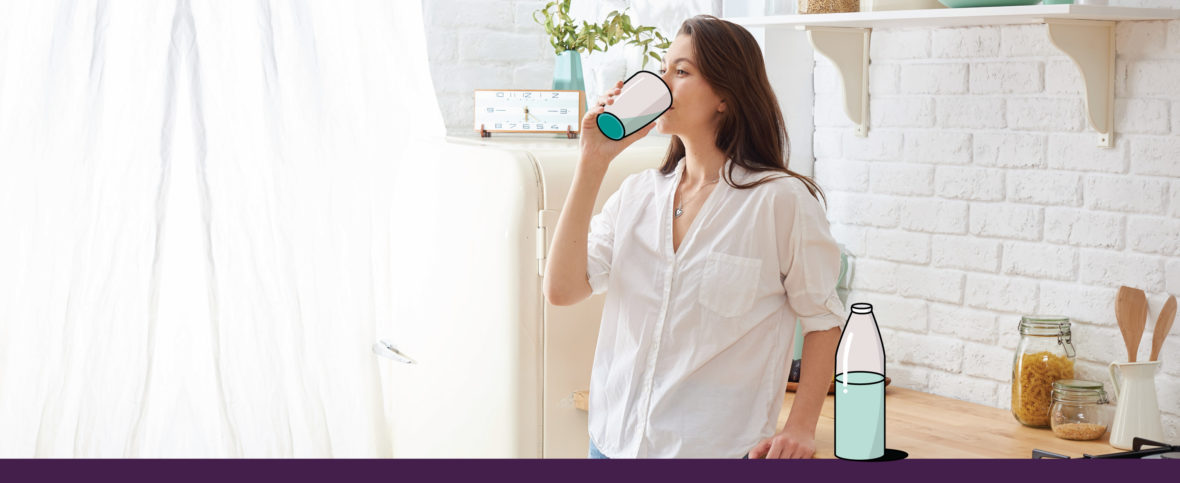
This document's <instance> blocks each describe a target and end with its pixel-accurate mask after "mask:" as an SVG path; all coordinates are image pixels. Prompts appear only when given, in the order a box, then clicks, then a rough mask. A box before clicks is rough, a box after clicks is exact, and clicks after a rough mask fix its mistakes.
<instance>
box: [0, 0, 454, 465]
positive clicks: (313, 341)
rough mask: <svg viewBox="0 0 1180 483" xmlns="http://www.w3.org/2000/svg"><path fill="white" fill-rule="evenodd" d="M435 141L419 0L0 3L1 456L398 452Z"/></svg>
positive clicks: (437, 121)
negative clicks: (423, 183)
mask: <svg viewBox="0 0 1180 483" xmlns="http://www.w3.org/2000/svg"><path fill="white" fill-rule="evenodd" d="M443 135H444V127H443V122H442V117H441V115H440V113H439V109H438V105H437V103H436V101H435V95H434V91H433V88H432V84H431V81H430V77H429V70H428V68H427V60H426V48H425V40H424V35H423V27H422V16H421V12H420V4H419V2H417V1H412V2H406V1H370V2H362V1H355V2H354V1H337V0H333V1H311V0H309V1H298V0H290V1H274V2H267V1H240V0H233V1H229V0H226V1H212V0H209V1H199V0H193V1H185V0H179V1H153V0H144V1H129V0H118V1H95V0H91V1H40V0H17V1H4V0H0V230H2V232H0V233H2V235H0V457H388V456H392V455H391V454H390V444H389V433H388V431H389V427H388V424H387V423H386V417H385V408H386V407H388V404H386V403H385V402H384V400H383V397H382V394H383V392H385V393H387V391H388V390H389V388H384V389H383V387H382V383H381V376H380V371H379V364H380V362H379V361H380V360H381V359H378V358H376V357H374V355H373V354H372V353H371V352H370V350H369V346H370V345H371V344H372V343H373V342H374V341H375V340H376V339H377V338H379V337H381V336H382V335H385V334H386V333H388V332H389V331H391V330H395V329H396V321H394V320H392V316H391V307H393V306H394V305H395V304H396V303H397V300H396V299H395V297H396V294H395V293H393V291H392V290H391V286H392V283H393V281H392V279H393V277H394V276H395V268H396V266H397V263H398V259H397V258H396V257H399V256H402V255H400V254H399V251H398V250H397V247H396V244H397V242H396V240H397V239H398V237H399V236H405V233H399V232H401V231H403V228H402V227H399V226H396V225H397V223H396V221H397V220H398V216H399V215H398V213H397V211H396V210H397V209H398V208H397V207H394V206H391V201H392V199H393V198H392V191H393V190H394V189H396V188H395V187H394V183H395V180H396V179H397V167H398V163H402V162H429V161H435V160H423V159H421V158H422V155H421V152H422V151H423V149H425V146H429V144H430V142H432V141H435V140H437V139H439V138H441V137H442V136H443ZM398 182H406V181H404V180H403V181H398Z"/></svg>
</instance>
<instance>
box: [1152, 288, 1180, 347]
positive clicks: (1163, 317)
mask: <svg viewBox="0 0 1180 483" xmlns="http://www.w3.org/2000/svg"><path fill="white" fill-rule="evenodd" d="M1175 321H1176V296H1175V295H1169V296H1168V301H1167V302H1164V308H1163V309H1162V310H1160V318H1159V319H1158V320H1156V321H1155V332H1154V333H1153V334H1151V360H1153V361H1156V360H1159V357H1160V349H1161V348H1163V347H1164V339H1165V338H1166V337H1168V332H1171V331H1172V322H1175Z"/></svg>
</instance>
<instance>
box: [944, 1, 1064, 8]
mask: <svg viewBox="0 0 1180 483" xmlns="http://www.w3.org/2000/svg"><path fill="white" fill-rule="evenodd" d="M938 2H939V3H941V4H943V5H946V6H948V7H950V8H967V7H1011V6H1013V5H1036V4H1038V3H1041V0H938Z"/></svg>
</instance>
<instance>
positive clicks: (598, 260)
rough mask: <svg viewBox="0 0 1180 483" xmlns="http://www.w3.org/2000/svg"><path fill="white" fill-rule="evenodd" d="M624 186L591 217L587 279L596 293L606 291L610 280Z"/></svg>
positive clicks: (587, 243)
mask: <svg viewBox="0 0 1180 483" xmlns="http://www.w3.org/2000/svg"><path fill="white" fill-rule="evenodd" d="M622 191H623V190H622V187H620V188H619V190H618V191H615V192H614V193H613V194H611V195H610V197H609V198H607V200H606V203H604V204H603V205H602V211H600V212H598V214H597V215H594V217H592V218H591V219H590V232H589V234H588V235H587V237H586V280H587V281H589V282H590V289H591V290H592V291H593V293H594V294H600V293H603V292H606V287H607V282H608V281H609V280H610V268H611V259H612V254H613V252H614V245H615V220H616V219H617V218H618V212H619V198H620V197H621V196H622V195H621V192H622Z"/></svg>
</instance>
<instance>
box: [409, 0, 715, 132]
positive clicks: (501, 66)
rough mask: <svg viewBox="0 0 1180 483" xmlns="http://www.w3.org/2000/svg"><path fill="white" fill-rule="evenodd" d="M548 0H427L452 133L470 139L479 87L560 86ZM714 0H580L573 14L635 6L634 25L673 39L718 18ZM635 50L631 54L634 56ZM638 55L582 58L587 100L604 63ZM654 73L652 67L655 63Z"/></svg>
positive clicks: (437, 78) (619, 49)
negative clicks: (544, 20)
mask: <svg viewBox="0 0 1180 483" xmlns="http://www.w3.org/2000/svg"><path fill="white" fill-rule="evenodd" d="M546 3H547V2H546V0H491V1H487V0H431V1H426V0H422V13H423V17H424V18H423V21H424V23H425V26H426V43H427V49H428V51H429V52H428V53H429V58H430V72H431V76H432V77H433V80H434V87H435V93H436V94H437V95H438V103H439V107H440V109H442V114H443V119H444V120H445V121H446V125H447V133H448V134H451V135H471V134H472V131H471V123H472V110H473V108H474V106H473V94H472V91H473V90H474V89H549V88H551V87H552V86H553V63H554V58H555V53H554V52H553V47H552V46H551V45H550V44H549V39H548V35H547V34H546V33H545V28H544V26H542V25H539V24H537V23H535V22H534V21H533V17H532V15H533V12H534V11H536V10H539V9H542V8H544V7H545V4H546ZM719 3H720V2H714V1H712V0H694V1H685V2H661V1H655V0H647V1H644V0H636V1H626V0H594V1H591V0H579V1H577V2H573V4H572V5H571V8H570V14H571V16H573V17H574V18H575V19H577V20H583V19H585V20H589V21H601V20H602V19H603V18H605V17H606V15H607V14H608V13H609V12H610V11H611V10H622V9H623V8H624V7H627V6H630V7H631V10H630V11H629V15H630V16H631V19H632V21H634V22H637V23H639V24H642V25H654V26H657V27H659V28H660V30H661V33H662V34H664V36H666V37H668V38H672V36H674V35H675V34H676V32H675V29H676V28H678V27H679V25H680V22H681V21H683V19H685V18H688V17H690V16H692V15H696V14H699V13H710V14H719V13H720V12H719V10H717V5H719ZM627 50H630V52H627ZM638 54H639V51H638V50H636V49H634V48H631V47H623V46H616V47H612V49H608V50H607V52H595V53H593V54H590V55H589V56H587V55H583V56H582V65H583V69H584V73H585V75H586V84H587V85H586V88H587V90H588V92H587V95H588V96H590V97H591V98H593V97H594V96H597V95H598V94H599V93H598V92H589V91H592V90H594V89H593V86H594V85H595V83H596V81H595V79H593V78H592V77H591V76H592V71H593V69H594V65H592V64H598V63H602V62H613V63H615V64H616V65H618V63H619V62H622V63H625V64H627V69H629V70H628V71H634V70H637V69H638V64H635V66H634V68H632V66H631V63H632V62H633V61H634V59H638V57H639V55H638ZM647 68H648V69H653V68H654V67H653V64H652V63H650V62H649V63H648V65H647Z"/></svg>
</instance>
